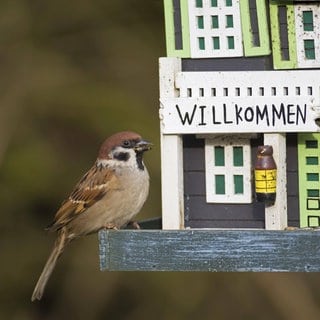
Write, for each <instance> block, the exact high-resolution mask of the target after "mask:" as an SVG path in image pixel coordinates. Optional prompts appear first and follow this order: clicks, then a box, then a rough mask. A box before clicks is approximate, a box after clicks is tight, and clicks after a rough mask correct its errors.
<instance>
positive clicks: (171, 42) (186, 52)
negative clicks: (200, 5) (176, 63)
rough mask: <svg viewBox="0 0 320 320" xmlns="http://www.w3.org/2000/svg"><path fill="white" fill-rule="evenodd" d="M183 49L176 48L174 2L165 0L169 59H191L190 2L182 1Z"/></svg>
mask: <svg viewBox="0 0 320 320" xmlns="http://www.w3.org/2000/svg"><path fill="white" fill-rule="evenodd" d="M180 13H181V32H182V49H176V48H175V26H174V7H173V0H164V15H165V30H166V47H167V55H168V57H180V58H187V57H190V39H189V14H188V0H180Z"/></svg>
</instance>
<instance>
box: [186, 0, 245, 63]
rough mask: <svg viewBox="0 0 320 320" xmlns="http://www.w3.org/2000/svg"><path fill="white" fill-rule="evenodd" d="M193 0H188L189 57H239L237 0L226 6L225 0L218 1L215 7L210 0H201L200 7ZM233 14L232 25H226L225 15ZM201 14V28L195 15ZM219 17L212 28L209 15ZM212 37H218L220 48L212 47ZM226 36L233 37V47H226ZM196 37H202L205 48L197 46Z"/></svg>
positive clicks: (240, 45) (240, 34) (239, 38)
mask: <svg viewBox="0 0 320 320" xmlns="http://www.w3.org/2000/svg"><path fill="white" fill-rule="evenodd" d="M195 3H196V1H195V0H189V1H188V11H189V12H188V13H189V30H190V50H191V58H210V57H241V56H243V55H244V53H243V44H242V33H241V30H242V29H241V18H240V4H239V0H233V1H232V6H230V7H229V6H226V5H225V0H223V1H221V0H220V1H218V6H217V7H212V6H211V4H210V3H211V1H210V0H203V6H202V7H201V8H199V7H196V5H195ZM227 15H232V16H233V27H231V28H229V27H227V26H226V21H225V19H226V16H227ZM199 16H203V18H204V26H203V29H199V28H198V24H197V17H199ZM212 16H218V17H219V27H218V28H212V26H211V22H212V21H211V17H212ZM213 37H219V39H220V49H215V50H214V49H213V40H212V39H213ZM228 37H234V46H235V47H234V49H228ZM198 38H204V42H205V49H204V50H201V49H200V48H199V43H198Z"/></svg>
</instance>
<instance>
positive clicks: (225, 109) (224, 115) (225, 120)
mask: <svg viewBox="0 0 320 320" xmlns="http://www.w3.org/2000/svg"><path fill="white" fill-rule="evenodd" d="M223 122H224V123H225V124H227V123H233V121H232V120H228V119H227V106H226V104H225V103H224V104H223Z"/></svg>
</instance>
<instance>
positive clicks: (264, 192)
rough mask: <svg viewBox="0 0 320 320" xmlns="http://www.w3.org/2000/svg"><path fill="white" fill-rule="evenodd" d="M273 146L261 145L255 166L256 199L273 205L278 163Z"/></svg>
mask: <svg viewBox="0 0 320 320" xmlns="http://www.w3.org/2000/svg"><path fill="white" fill-rule="evenodd" d="M272 155H273V148H272V146H268V145H266V146H259V147H258V152H257V160H256V165H255V168H254V173H255V185H256V188H255V191H256V199H257V201H259V202H265V203H266V204H268V205H272V204H273V203H274V202H275V200H276V188H277V165H276V163H275V161H274V159H273V156H272Z"/></svg>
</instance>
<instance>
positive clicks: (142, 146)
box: [134, 140, 152, 152]
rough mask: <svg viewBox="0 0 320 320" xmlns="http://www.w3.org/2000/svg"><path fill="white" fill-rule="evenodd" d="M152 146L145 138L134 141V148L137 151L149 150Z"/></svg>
mask: <svg viewBox="0 0 320 320" xmlns="http://www.w3.org/2000/svg"><path fill="white" fill-rule="evenodd" d="M151 147H152V143H151V142H149V141H146V140H141V141H139V142H137V143H136V145H135V147H134V150H135V151H137V152H144V151H148V150H150V149H151Z"/></svg>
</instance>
